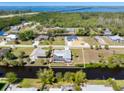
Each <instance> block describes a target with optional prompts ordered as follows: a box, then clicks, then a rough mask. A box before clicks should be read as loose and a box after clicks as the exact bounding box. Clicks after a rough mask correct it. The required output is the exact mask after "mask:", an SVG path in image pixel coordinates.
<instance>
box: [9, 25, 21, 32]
mask: <svg viewBox="0 0 124 93" xmlns="http://www.w3.org/2000/svg"><path fill="white" fill-rule="evenodd" d="M10 30H11V31H13V32H19V30H20V27H19V26H10Z"/></svg>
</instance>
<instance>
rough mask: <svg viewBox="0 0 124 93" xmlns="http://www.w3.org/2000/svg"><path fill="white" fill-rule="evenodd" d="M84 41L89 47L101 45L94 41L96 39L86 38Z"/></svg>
mask: <svg viewBox="0 0 124 93" xmlns="http://www.w3.org/2000/svg"><path fill="white" fill-rule="evenodd" d="M83 40H84V41H85V42H86V43H88V44H89V45H98V44H99V43H98V42H97V41H96V40H95V39H94V37H88V36H84V37H83Z"/></svg>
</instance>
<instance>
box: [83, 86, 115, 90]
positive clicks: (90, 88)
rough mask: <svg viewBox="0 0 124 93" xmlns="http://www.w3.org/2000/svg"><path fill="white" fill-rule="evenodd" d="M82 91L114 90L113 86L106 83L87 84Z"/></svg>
mask: <svg viewBox="0 0 124 93" xmlns="http://www.w3.org/2000/svg"><path fill="white" fill-rule="evenodd" d="M82 91H114V90H113V88H112V87H110V86H105V85H85V86H83V87H82Z"/></svg>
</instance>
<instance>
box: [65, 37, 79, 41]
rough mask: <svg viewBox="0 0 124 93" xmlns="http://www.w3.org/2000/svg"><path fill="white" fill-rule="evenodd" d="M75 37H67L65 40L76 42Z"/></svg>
mask: <svg viewBox="0 0 124 93" xmlns="http://www.w3.org/2000/svg"><path fill="white" fill-rule="evenodd" d="M77 39H78V38H77V36H67V40H68V41H74V40H77Z"/></svg>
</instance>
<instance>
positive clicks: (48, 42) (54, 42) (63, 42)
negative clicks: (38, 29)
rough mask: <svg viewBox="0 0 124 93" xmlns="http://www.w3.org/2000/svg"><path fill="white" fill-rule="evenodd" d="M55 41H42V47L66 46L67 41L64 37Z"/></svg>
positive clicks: (56, 38)
mask: <svg viewBox="0 0 124 93" xmlns="http://www.w3.org/2000/svg"><path fill="white" fill-rule="evenodd" d="M54 39H55V40H54V41H52V42H50V41H49V40H42V41H41V42H40V45H50V44H51V45H64V44H65V40H64V37H55V38H54Z"/></svg>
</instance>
